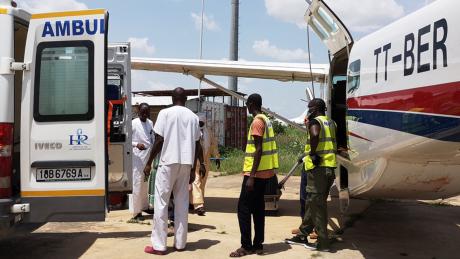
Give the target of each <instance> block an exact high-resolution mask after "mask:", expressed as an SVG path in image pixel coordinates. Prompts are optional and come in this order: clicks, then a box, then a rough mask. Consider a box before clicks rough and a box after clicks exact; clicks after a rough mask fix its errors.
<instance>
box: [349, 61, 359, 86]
mask: <svg viewBox="0 0 460 259" xmlns="http://www.w3.org/2000/svg"><path fill="white" fill-rule="evenodd" d="M360 71H361V60H360V59H358V60H355V61H353V62H351V63H350V65H349V66H348V76H347V92H348V93H349V94H352V93H353V92H354V91H356V89H358V88H359V82H360Z"/></svg>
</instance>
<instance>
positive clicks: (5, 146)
mask: <svg viewBox="0 0 460 259" xmlns="http://www.w3.org/2000/svg"><path fill="white" fill-rule="evenodd" d="M12 149H13V124H11V123H0V199H3V198H10V197H11V195H12V192H11V177H12V173H13V167H12V165H13V156H12V151H13V150H12Z"/></svg>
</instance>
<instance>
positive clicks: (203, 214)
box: [195, 207, 206, 216]
mask: <svg viewBox="0 0 460 259" xmlns="http://www.w3.org/2000/svg"><path fill="white" fill-rule="evenodd" d="M195 213H196V214H197V215H198V216H205V214H206V211H205V210H204V208H203V207H200V208H198V209H196V210H195Z"/></svg>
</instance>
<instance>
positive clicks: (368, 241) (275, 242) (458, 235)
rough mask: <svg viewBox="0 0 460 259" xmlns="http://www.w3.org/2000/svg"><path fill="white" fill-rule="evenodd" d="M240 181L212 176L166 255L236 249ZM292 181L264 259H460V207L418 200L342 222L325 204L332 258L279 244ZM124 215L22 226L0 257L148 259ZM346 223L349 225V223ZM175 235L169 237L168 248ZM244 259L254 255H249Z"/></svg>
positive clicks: (290, 217) (381, 205) (288, 216)
mask: <svg viewBox="0 0 460 259" xmlns="http://www.w3.org/2000/svg"><path fill="white" fill-rule="evenodd" d="M241 180H242V179H241V176H226V177H211V178H210V179H209V185H208V188H207V193H206V195H207V197H208V198H207V199H206V202H207V203H206V207H207V211H208V212H207V215H206V216H205V217H199V216H197V215H190V217H189V222H190V224H189V235H188V246H187V251H185V252H173V250H172V249H170V250H169V251H170V253H169V254H168V255H166V256H165V258H175V259H180V258H207V259H209V258H228V254H229V252H230V251H233V250H234V249H236V248H238V247H239V238H240V234H239V229H238V220H237V217H236V213H235V212H236V205H237V200H238V195H239V190H240V186H241ZM299 182H300V179H299V178H298V177H293V178H292V179H291V180H290V181H289V182H288V184H287V186H286V190H285V191H284V193H283V196H282V200H281V202H280V212H279V216H275V217H267V218H266V238H265V244H266V245H265V250H266V255H265V256H264V257H267V258H280V257H285V258H394V257H404V256H407V257H408V258H458V257H457V250H458V249H457V247H458V243H459V242H460V228H459V224H460V222H459V218H458V215H460V207H457V206H446V205H445V204H435V205H433V204H426V203H422V202H376V203H374V204H372V205H370V206H369V204H370V203H369V202H368V201H359V200H353V201H352V203H351V204H352V206H351V213H350V214H349V215H348V219H352V221H351V222H353V223H354V224H350V225H345V224H344V223H343V222H344V217H342V216H341V215H340V214H339V213H337V212H335V209H336V208H337V204H338V202H337V201H336V200H335V198H333V199H332V200H331V201H330V202H329V207H330V216H331V218H332V220H331V222H334V224H330V228H331V229H337V228H339V227H341V226H346V229H345V233H344V234H343V235H341V237H340V238H341V239H342V241H340V242H335V243H334V244H333V248H334V250H333V251H332V253H319V252H311V251H309V250H306V249H305V248H303V247H300V246H289V245H286V244H284V243H283V242H282V241H283V240H284V238H286V237H290V236H291V235H290V231H291V229H292V228H294V227H297V226H298V225H299V223H300V218H299V216H298V209H299V202H298V186H299ZM129 218H130V214H129V212H128V211H127V210H119V211H113V212H111V213H110V214H109V215H108V217H107V220H106V221H105V222H98V223H89V222H85V223H48V224H45V225H43V226H38V227H37V226H21V227H19V229H18V231H16V233H15V234H14V235H13V236H11V237H10V238H8V239H6V240H2V241H0V251H1V252H0V258H30V257H34V258H97V259H101V258H151V257H152V255H148V254H144V253H143V249H144V246H145V245H147V244H149V242H150V233H151V230H152V229H151V228H152V226H151V225H149V224H150V222H151V221H150V220H146V222H145V224H128V223H126V221H127V220H128V219H129ZM349 222H350V221H349ZM172 244H173V238H168V245H169V247H172ZM247 258H258V256H257V255H251V256H248V257H247Z"/></svg>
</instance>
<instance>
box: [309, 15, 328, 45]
mask: <svg viewBox="0 0 460 259" xmlns="http://www.w3.org/2000/svg"><path fill="white" fill-rule="evenodd" d="M310 25H311V27H312V28H313V30H314V31H315V32H316V33H317V34H318V36H319V37H320V38H321V39H322V40H325V39H327V38H329V34H328V33H327V31H326V30H325V29H324V27H323V26H322V25H321V23H320V22H319V21H318V20H317V19H316V17H313V19H312V24H310Z"/></svg>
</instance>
